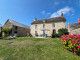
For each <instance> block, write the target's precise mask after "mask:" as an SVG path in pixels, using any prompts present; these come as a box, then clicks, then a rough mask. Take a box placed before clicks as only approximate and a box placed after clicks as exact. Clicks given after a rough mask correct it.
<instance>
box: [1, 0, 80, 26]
mask: <svg viewBox="0 0 80 60" xmlns="http://www.w3.org/2000/svg"><path fill="white" fill-rule="evenodd" d="M61 13H64V16H65V18H66V20H67V21H66V25H67V24H68V23H71V24H72V23H75V22H77V20H78V18H80V0H0V24H2V25H3V24H4V23H5V22H6V20H7V19H11V20H15V21H17V22H20V23H22V24H25V25H29V26H30V25H31V22H32V21H34V19H35V18H37V19H48V18H53V17H57V16H60V15H61Z"/></svg>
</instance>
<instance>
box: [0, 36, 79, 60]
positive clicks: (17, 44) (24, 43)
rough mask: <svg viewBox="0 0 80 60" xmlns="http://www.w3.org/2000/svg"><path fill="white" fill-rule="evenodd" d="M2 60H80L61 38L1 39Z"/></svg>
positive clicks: (0, 54)
mask: <svg viewBox="0 0 80 60" xmlns="http://www.w3.org/2000/svg"><path fill="white" fill-rule="evenodd" d="M0 60H80V56H77V55H75V54H73V53H72V52H70V51H68V50H67V49H65V47H64V45H63V44H62V42H61V40H60V39H59V38H33V37H17V38H16V39H12V40H5V39H0Z"/></svg>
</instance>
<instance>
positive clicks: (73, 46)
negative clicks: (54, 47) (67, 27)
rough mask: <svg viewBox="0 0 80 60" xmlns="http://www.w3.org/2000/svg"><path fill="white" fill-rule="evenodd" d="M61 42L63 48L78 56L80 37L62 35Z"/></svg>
mask: <svg viewBox="0 0 80 60" xmlns="http://www.w3.org/2000/svg"><path fill="white" fill-rule="evenodd" d="M61 41H62V42H63V44H64V45H65V47H66V48H67V49H68V50H69V51H71V52H73V53H76V54H77V55H80V35H79V34H78V35H74V34H73V35H63V36H61Z"/></svg>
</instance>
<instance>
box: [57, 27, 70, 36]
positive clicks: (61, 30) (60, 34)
mask: <svg viewBox="0 0 80 60" xmlns="http://www.w3.org/2000/svg"><path fill="white" fill-rule="evenodd" d="M64 34H65V35H67V34H69V32H68V29H66V28H62V29H59V30H58V35H59V36H62V35H64Z"/></svg>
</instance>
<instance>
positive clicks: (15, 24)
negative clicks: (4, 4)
mask: <svg viewBox="0 0 80 60" xmlns="http://www.w3.org/2000/svg"><path fill="white" fill-rule="evenodd" d="M8 21H9V22H10V23H11V24H12V25H14V26H19V27H23V28H30V27H29V26H26V25H24V24H21V23H19V22H16V21H14V20H10V19H8V20H7V22H8Z"/></svg>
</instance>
